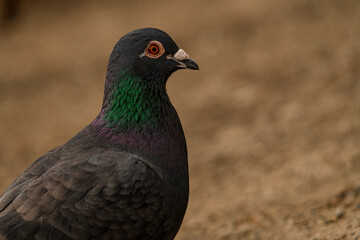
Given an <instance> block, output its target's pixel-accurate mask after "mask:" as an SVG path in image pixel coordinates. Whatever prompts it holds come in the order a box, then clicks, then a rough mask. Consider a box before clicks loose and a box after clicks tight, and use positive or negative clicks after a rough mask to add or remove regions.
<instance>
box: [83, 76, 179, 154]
mask: <svg viewBox="0 0 360 240" xmlns="http://www.w3.org/2000/svg"><path fill="white" fill-rule="evenodd" d="M161 84H163V85H161ZM90 127H91V128H92V131H93V132H94V133H95V135H96V137H97V138H98V139H99V140H100V141H106V142H111V143H112V144H116V145H119V146H122V147H124V148H126V149H128V150H130V149H132V148H134V149H147V150H150V151H153V152H155V151H156V152H161V151H164V149H163V148H165V147H166V148H171V146H172V145H174V146H177V145H178V144H179V141H180V142H183V145H185V138H184V135H183V131H182V127H181V123H180V120H179V118H178V115H177V113H176V110H175V109H174V107H173V106H172V104H171V102H170V100H169V97H168V95H167V93H166V88H165V81H163V83H161V82H160V81H156V80H151V79H145V80H144V79H141V78H139V77H137V76H134V75H132V74H129V73H127V72H122V73H120V74H119V75H118V76H117V77H116V78H112V77H111V76H109V74H108V76H107V82H106V86H105V95H104V102H103V106H102V109H101V112H100V114H99V116H98V117H97V118H96V119H95V120H94V121H93V122H92V123H91V125H90ZM185 147H186V146H185Z"/></svg>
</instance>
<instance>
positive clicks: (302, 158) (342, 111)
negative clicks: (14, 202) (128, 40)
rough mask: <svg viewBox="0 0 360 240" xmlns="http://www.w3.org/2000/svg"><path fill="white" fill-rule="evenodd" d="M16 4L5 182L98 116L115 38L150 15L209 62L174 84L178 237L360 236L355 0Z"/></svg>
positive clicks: (6, 49) (9, 27) (0, 91)
mask: <svg viewBox="0 0 360 240" xmlns="http://www.w3.org/2000/svg"><path fill="white" fill-rule="evenodd" d="M7 2H8V3H9V2H12V3H13V4H14V6H12V7H11V6H10V7H8V5H7V4H6V3H5V0H2V2H1V5H0V6H1V11H2V15H1V19H2V21H1V31H0V34H1V36H0V191H1V192H2V191H4V190H5V188H6V187H7V186H8V185H9V184H10V183H11V182H12V181H13V180H14V178H15V177H16V176H17V175H19V174H20V173H21V172H22V171H23V170H24V169H25V168H26V167H28V166H29V164H30V163H31V162H33V161H34V160H35V159H36V158H37V157H39V156H41V155H42V154H44V153H45V152H47V151H48V150H50V149H51V148H53V147H55V146H57V145H59V144H62V143H64V142H65V141H67V140H68V139H69V138H70V137H72V136H73V135H74V134H76V133H77V132H78V131H79V130H80V129H82V128H83V127H84V126H85V125H86V124H88V123H89V122H90V121H91V120H92V119H93V118H94V117H95V116H96V115H97V113H98V112H99V110H100V106H101V101H102V94H103V85H104V79H105V71H106V66H107V60H108V57H109V54H110V52H111V51H112V48H113V46H114V44H115V43H116V42H117V40H118V39H119V37H121V36H122V35H124V34H126V33H127V32H129V31H131V30H133V29H136V28H141V27H147V26H152V27H157V28H160V29H163V30H165V31H166V32H168V33H169V34H170V35H171V36H172V37H173V38H174V39H175V41H176V42H177V43H178V45H179V46H180V47H181V48H183V49H185V50H186V51H187V52H188V53H189V54H190V55H191V56H192V57H193V58H194V59H195V60H196V61H197V62H198V63H199V65H200V69H201V70H200V71H199V72H193V71H180V72H177V73H175V74H174V75H173V76H172V78H171V80H170V81H169V82H168V92H169V95H170V98H171V99H172V101H173V104H174V105H175V107H176V108H177V110H178V113H179V115H180V118H181V120H182V122H183V127H184V130H185V133H186V136H187V141H188V148H189V163H190V174H191V179H190V180H191V195H190V202H189V207H188V211H187V213H186V217H185V219H184V223H183V225H182V228H181V229H180V232H179V234H178V236H177V238H176V239H177V240H195V239H210V240H212V239H224V240H226V239H312V240H315V239H317V240H324V239H359V238H360V185H359V180H360V174H359V173H360V147H359V146H360V121H359V116H360V79H359V77H360V69H359V65H360V41H359V39H360V2H359V1H357V0H342V1H340V0H319V1H313V0H301V1H300V0H272V1H268V0H241V1H239V0H224V1H220V0H218V1H216V0H212V1H205V0H203V1H190V0H184V1H165V0H158V1H148V2H144V1H137V0H135V1H115V0H111V1H95V0H94V1H85V0H83V1H55V0H52V1H41V0H32V1H25V0H24V1H16V2H15V0H13V1H12V0H10V1H7ZM74 2H76V3H74ZM17 4H18V5H17Z"/></svg>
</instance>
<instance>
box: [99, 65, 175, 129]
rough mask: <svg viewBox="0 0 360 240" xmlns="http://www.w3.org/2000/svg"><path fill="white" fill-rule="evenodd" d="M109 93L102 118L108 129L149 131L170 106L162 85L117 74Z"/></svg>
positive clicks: (158, 122) (161, 118) (133, 76)
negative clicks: (141, 129) (143, 129)
mask: <svg viewBox="0 0 360 240" xmlns="http://www.w3.org/2000/svg"><path fill="white" fill-rule="evenodd" d="M113 84H114V86H113V88H112V89H113V91H112V92H110V93H109V95H108V97H109V99H108V106H107V109H106V112H105V114H104V118H105V120H106V121H107V123H108V126H109V127H118V128H135V129H136V128H139V127H140V128H153V127H155V126H158V125H159V124H160V122H161V121H163V120H164V115H166V113H165V111H166V110H167V109H168V107H169V105H171V104H170V101H169V98H168V96H167V94H166V89H165V85H164V86H159V85H160V84H161V83H160V82H155V81H150V80H149V81H147V80H144V79H142V78H140V77H137V76H135V75H132V74H130V73H128V72H121V73H120V74H119V75H118V77H117V79H116V80H115V81H114V83H113Z"/></svg>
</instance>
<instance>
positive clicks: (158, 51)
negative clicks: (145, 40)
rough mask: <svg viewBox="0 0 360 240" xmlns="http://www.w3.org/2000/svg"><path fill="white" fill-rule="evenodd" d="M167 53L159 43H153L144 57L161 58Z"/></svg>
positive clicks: (146, 50) (149, 45) (147, 48)
mask: <svg viewBox="0 0 360 240" xmlns="http://www.w3.org/2000/svg"><path fill="white" fill-rule="evenodd" d="M164 53H165V49H164V47H163V45H162V44H161V43H160V42H158V41H151V42H150V43H149V44H148V45H147V47H146V49H145V52H144V55H145V56H147V57H149V58H159V57H161V56H162V55H163V54H164Z"/></svg>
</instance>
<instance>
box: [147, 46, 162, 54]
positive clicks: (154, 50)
mask: <svg viewBox="0 0 360 240" xmlns="http://www.w3.org/2000/svg"><path fill="white" fill-rule="evenodd" d="M147 50H148V52H149V53H150V54H158V52H159V47H158V46H157V45H156V44H151V45H150V46H148V49H147Z"/></svg>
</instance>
